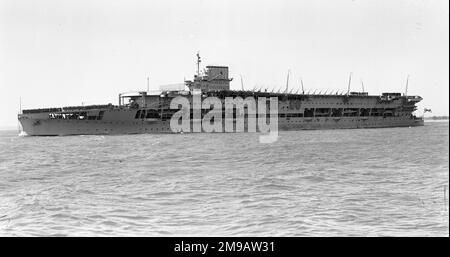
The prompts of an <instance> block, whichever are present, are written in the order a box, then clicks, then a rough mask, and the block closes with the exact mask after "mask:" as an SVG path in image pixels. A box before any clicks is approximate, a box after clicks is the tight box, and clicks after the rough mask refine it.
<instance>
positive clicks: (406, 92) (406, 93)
mask: <svg viewBox="0 0 450 257" xmlns="http://www.w3.org/2000/svg"><path fill="white" fill-rule="evenodd" d="M408 84H409V74H408V76H407V77H406V88H405V96H407V95H408Z"/></svg>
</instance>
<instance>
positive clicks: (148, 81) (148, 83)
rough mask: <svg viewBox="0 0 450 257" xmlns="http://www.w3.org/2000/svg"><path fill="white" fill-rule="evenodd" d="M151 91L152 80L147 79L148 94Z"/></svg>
mask: <svg viewBox="0 0 450 257" xmlns="http://www.w3.org/2000/svg"><path fill="white" fill-rule="evenodd" d="M148 91H150V78H149V77H147V93H148Z"/></svg>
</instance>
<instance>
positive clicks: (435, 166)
mask: <svg viewBox="0 0 450 257" xmlns="http://www.w3.org/2000/svg"><path fill="white" fill-rule="evenodd" d="M448 169H449V123H448V122H430V123H427V124H426V125H425V126H424V127H416V128H386V129H353V130H322V131H320V130H319V131H296V132H280V136H279V139H278V141H277V142H275V143H273V144H260V143H259V141H258V135H257V134H184V135H124V136H67V137H18V136H17V132H16V131H0V235H2V236H64V235H68V236H93V235H99V236H448V235H449V212H448V199H449V197H448V184H449V170H448Z"/></svg>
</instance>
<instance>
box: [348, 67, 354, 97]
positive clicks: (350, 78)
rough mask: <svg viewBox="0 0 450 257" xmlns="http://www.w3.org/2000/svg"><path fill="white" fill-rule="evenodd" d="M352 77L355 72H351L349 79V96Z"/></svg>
mask: <svg viewBox="0 0 450 257" xmlns="http://www.w3.org/2000/svg"><path fill="white" fill-rule="evenodd" d="M352 75H353V72H350V77H349V78H348V88H347V95H348V94H349V93H350V85H351V83H352Z"/></svg>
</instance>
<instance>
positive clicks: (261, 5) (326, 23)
mask: <svg viewBox="0 0 450 257" xmlns="http://www.w3.org/2000/svg"><path fill="white" fill-rule="evenodd" d="M197 51H199V52H200V55H201V58H202V63H201V65H202V66H206V65H224V66H229V67H230V76H231V77H233V78H234V80H233V81H232V82H231V88H232V89H240V88H241V81H240V76H241V75H242V78H243V84H244V88H246V89H253V88H254V87H257V88H263V89H264V88H268V89H269V90H271V89H273V88H275V90H278V89H279V88H284V87H285V85H286V77H287V73H288V70H290V80H289V87H290V88H291V89H294V91H296V90H297V89H298V88H300V78H302V79H303V82H304V87H305V89H306V91H308V90H312V91H314V90H316V89H317V92H318V91H320V90H323V91H325V90H328V91H330V90H334V91H335V90H342V91H346V89H347V84H348V79H349V74H350V73H352V84H351V88H352V90H354V91H360V90H361V81H363V83H364V87H365V89H366V91H368V92H369V93H370V94H380V93H382V92H402V93H403V92H404V91H405V85H406V78H407V76H408V75H409V76H410V78H409V88H408V94H409V95H420V96H422V97H423V98H424V100H423V101H422V102H421V103H420V105H419V109H420V110H423V108H430V109H432V115H448V113H449V111H448V110H449V59H448V58H449V6H448V0H429V1H422V0H420V1H419V0H396V1H392V0H376V1H375V0H366V1H363V0H353V1H352V0H327V1H325V0H323V1H321V0H311V1H309V0H302V1H295V0H293V1H288V0H276V1H275V0H273V1H272V0H227V1H223V0H219V1H215V0H191V1H185V0H184V1H182V0H180V1H174V0H162V1H159V0H151V1H137V0H124V1H111V0H87V1H85V0H77V1H66V0H42V1H32V0H0V89H1V90H0V95H1V96H2V97H1V100H0V127H5V126H16V125H17V113H18V112H19V109H20V104H19V103H20V99H21V102H22V108H24V109H27V108H47V107H61V106H73V105H81V104H84V105H87V104H107V103H113V104H117V103H118V94H119V93H121V92H127V91H132V90H145V89H146V88H147V77H150V90H157V89H158V88H159V86H160V85H164V84H172V83H182V82H183V80H184V79H191V78H192V76H193V75H194V73H195V72H196V56H195V55H196V53H197ZM419 114H421V112H420V113H419Z"/></svg>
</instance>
